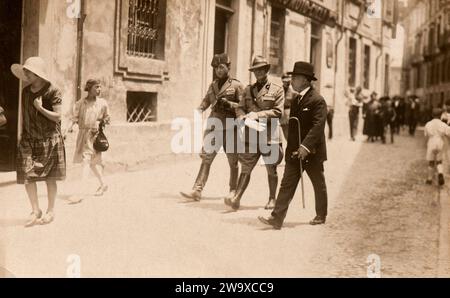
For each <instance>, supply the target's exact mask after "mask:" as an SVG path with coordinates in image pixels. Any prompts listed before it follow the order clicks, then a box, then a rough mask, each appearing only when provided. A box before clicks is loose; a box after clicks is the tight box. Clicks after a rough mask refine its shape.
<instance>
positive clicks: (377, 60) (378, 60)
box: [375, 18, 384, 94]
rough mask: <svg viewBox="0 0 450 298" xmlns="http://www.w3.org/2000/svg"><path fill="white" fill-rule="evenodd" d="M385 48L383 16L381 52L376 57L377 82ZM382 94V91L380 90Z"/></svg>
mask: <svg viewBox="0 0 450 298" xmlns="http://www.w3.org/2000/svg"><path fill="white" fill-rule="evenodd" d="M383 49H384V24H383V18H381V47H380V54H379V55H378V56H377V59H376V62H375V63H376V65H375V67H376V72H375V82H378V78H379V74H380V69H379V67H378V66H379V65H378V64H379V62H380V59H381V56H383ZM380 94H381V92H380Z"/></svg>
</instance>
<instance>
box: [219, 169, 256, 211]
mask: <svg viewBox="0 0 450 298" xmlns="http://www.w3.org/2000/svg"><path fill="white" fill-rule="evenodd" d="M249 182H250V174H243V173H241V175H240V176H239V181H238V187H237V190H236V194H235V196H234V197H233V198H232V199H225V205H228V206H230V207H231V208H233V210H238V209H239V207H240V206H241V198H242V195H243V194H244V192H245V190H246V189H247V186H248V184H249Z"/></svg>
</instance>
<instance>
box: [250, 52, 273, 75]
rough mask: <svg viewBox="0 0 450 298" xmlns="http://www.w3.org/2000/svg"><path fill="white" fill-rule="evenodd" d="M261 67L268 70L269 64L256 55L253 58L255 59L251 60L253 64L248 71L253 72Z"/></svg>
mask: <svg viewBox="0 0 450 298" xmlns="http://www.w3.org/2000/svg"><path fill="white" fill-rule="evenodd" d="M262 67H267V68H270V64H269V62H268V61H267V59H266V58H264V57H263V56H259V55H258V56H256V57H255V59H253V63H252V65H251V66H250V68H249V69H248V70H249V71H254V70H256V69H258V68H262Z"/></svg>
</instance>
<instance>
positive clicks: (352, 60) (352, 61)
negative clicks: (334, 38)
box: [348, 37, 356, 87]
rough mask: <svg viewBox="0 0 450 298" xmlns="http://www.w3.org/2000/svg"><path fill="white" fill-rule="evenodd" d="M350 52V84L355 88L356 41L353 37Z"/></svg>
mask: <svg viewBox="0 0 450 298" xmlns="http://www.w3.org/2000/svg"><path fill="white" fill-rule="evenodd" d="M348 50H349V52H348V84H349V85H350V86H351V87H354V86H355V84H356V39H355V38H353V37H350V45H349V48H348Z"/></svg>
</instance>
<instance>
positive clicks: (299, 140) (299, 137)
mask: <svg viewBox="0 0 450 298" xmlns="http://www.w3.org/2000/svg"><path fill="white" fill-rule="evenodd" d="M291 120H295V121H297V128H298V144H299V145H300V144H301V142H302V132H301V130H300V120H299V119H298V118H297V117H291V118H289V121H291ZM299 159H300V180H301V188H302V204H303V209H305V186H304V184H303V165H302V159H301V158H299Z"/></svg>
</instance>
